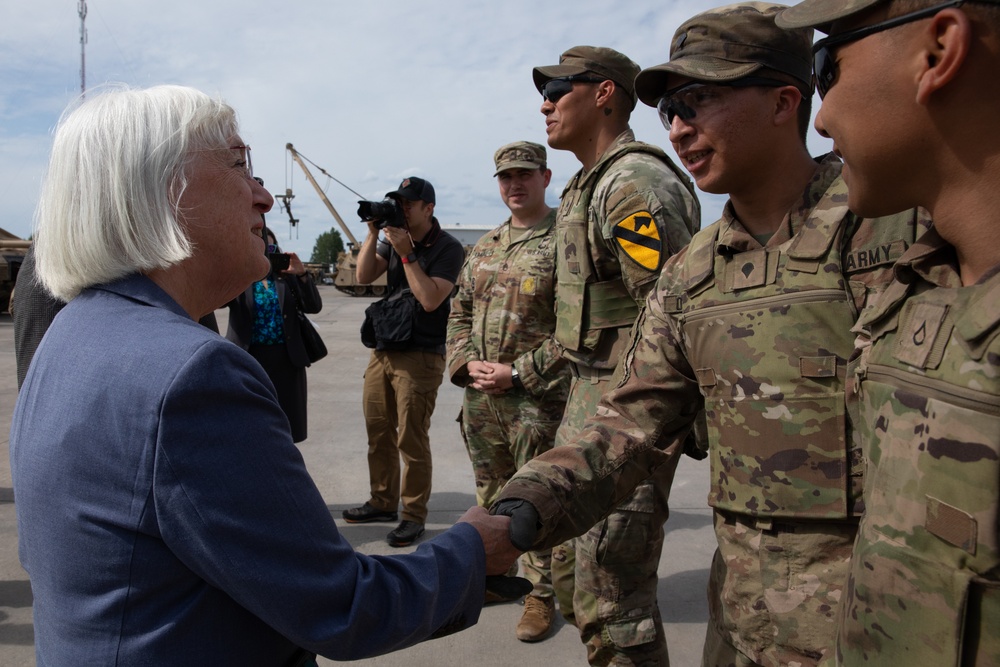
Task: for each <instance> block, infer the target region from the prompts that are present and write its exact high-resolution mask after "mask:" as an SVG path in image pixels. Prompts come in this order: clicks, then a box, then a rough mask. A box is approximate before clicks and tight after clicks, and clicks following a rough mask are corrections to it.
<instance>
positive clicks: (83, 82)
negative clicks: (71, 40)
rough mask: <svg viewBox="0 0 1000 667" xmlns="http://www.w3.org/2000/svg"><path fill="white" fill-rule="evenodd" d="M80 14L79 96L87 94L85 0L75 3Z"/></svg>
mask: <svg viewBox="0 0 1000 667" xmlns="http://www.w3.org/2000/svg"><path fill="white" fill-rule="evenodd" d="M77 11H78V13H79V14H80V96H81V97H86V96H87V53H86V49H87V26H86V22H87V0H80V2H79V4H78V5H77Z"/></svg>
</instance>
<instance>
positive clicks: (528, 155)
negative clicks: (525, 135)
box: [493, 141, 546, 176]
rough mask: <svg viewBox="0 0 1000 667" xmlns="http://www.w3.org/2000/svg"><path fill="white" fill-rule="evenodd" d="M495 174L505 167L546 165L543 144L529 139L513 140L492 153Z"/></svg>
mask: <svg viewBox="0 0 1000 667" xmlns="http://www.w3.org/2000/svg"><path fill="white" fill-rule="evenodd" d="M493 163H494V164H495V165H496V168H497V170H496V173H495V174H493V175H494V176H496V175H497V174H499V173H500V172H501V171H504V170H505V169H541V168H542V167H544V166H545V165H546V160H545V146H542V145H541V144H536V143H534V142H531V141H515V142H514V143H512V144H507V145H506V146H501V147H500V148H498V149H497V152H496V153H494V154H493Z"/></svg>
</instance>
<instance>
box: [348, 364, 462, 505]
mask: <svg viewBox="0 0 1000 667" xmlns="http://www.w3.org/2000/svg"><path fill="white" fill-rule="evenodd" d="M444 367H445V360H444V355H441V354H434V353H432V352H423V351H419V350H417V351H383V350H376V351H374V352H372V356H371V360H370V361H369V362H368V368H367V370H365V384H364V393H363V405H364V412H365V426H366V428H367V430H368V474H369V479H370V481H371V496H372V497H371V504H372V505H373V506H375V507H377V508H378V509H380V510H386V511H395V510H396V507H397V506H398V505H399V503H400V501H402V503H403V513H402V518H403V519H406V520H409V521H416V522H417V523H424V522H425V521H426V520H427V501H428V500H429V499H430V496H431V472H432V469H433V467H432V465H431V443H430V436H429V435H428V432H429V431H430V427H431V414H433V412H434V404H435V402H436V401H437V392H438V387H440V386H441V381H442V380H443V379H444ZM400 458H402V460H403V466H402V475H400Z"/></svg>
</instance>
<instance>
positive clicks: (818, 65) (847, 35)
mask: <svg viewBox="0 0 1000 667" xmlns="http://www.w3.org/2000/svg"><path fill="white" fill-rule="evenodd" d="M967 1H968V0H951V2H944V3H942V4H940V5H934V6H933V7H925V8H923V9H918V10H917V11H915V12H910V13H909V14H903V15H902V16H897V17H895V18H891V19H888V20H885V21H881V22H879V23H873V24H872V25H866V26H864V27H863V28H858V29H857V30H848V31H847V32H843V33H841V34H839V35H833V36H832V37H827V38H826V39H821V40H819V41H818V42H816V43H815V44H813V77H814V78H815V79H816V90H817V91H818V92H819V98H820V99H823V98H824V97H826V94H827V92H828V91H829V90H830V88H832V87H833V84H834V83H836V82H837V73H838V69H839V68H838V67H837V58H836V56H835V55H834V53H833V50H834V49H835V48H836V47H838V46H843V45H844V44H849V43H850V42H856V41H858V40H860V39H864V38H865V37H868V36H869V35H874V34H875V33H879V32H882V31H883V30H889V29H890V28H895V27H898V26H901V25H905V24H907V23H911V22H913V21H919V20H920V19H925V18H930V17H931V16H934V15H935V14H937V13H938V12H939V11H941V10H942V9H948V8H949V7H960V6H961V5H963V4H964V3H965V2H967Z"/></svg>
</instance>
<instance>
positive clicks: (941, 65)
mask: <svg viewBox="0 0 1000 667" xmlns="http://www.w3.org/2000/svg"><path fill="white" fill-rule="evenodd" d="M958 4H959V3H950V5H948V6H946V5H941V4H940V0H933V1H925V0H906V1H905V2H900V1H899V0H895V1H879V0H843V1H841V2H839V3H832V2H814V1H809V2H804V3H802V4H800V5H797V6H795V7H793V8H791V9H789V10H786V11H785V12H783V13H782V14H780V15H779V17H778V20H779V21H780V23H781V24H783V25H788V26H814V27H816V28H818V29H819V30H822V31H823V32H826V33H828V34H829V35H830V36H829V37H828V38H827V39H824V40H822V41H819V42H817V43H816V45H815V49H814V56H815V57H814V66H815V70H816V77H817V81H818V88H819V92H820V95H821V96H823V107H822V109H821V110H820V113H819V115H818V116H817V118H816V127H817V129H818V130H819V131H820V132H821V133H824V134H826V135H828V136H831V137H832V138H833V140H834V142H835V145H836V146H837V147H838V149H839V150H840V151H841V153H842V154H843V157H844V162H845V165H846V166H845V169H846V170H847V173H848V176H849V179H850V185H851V193H850V197H849V201H848V203H849V204H850V206H851V208H852V210H856V211H857V212H858V213H862V214H867V215H878V214H881V213H882V212H884V211H885V210H887V209H891V208H894V207H898V206H901V205H909V206H913V205H920V206H922V207H925V208H926V209H928V210H929V211H930V212H931V213H932V214H933V217H934V228H933V229H932V230H931V231H930V232H928V233H927V234H926V235H924V236H923V237H922V238H921V239H920V241H919V242H918V243H917V244H915V245H914V246H913V247H911V248H910V249H909V250H908V251H907V253H906V254H905V255H904V256H903V258H902V259H900V260H899V262H898V263H897V265H896V271H895V273H896V281H895V282H893V283H892V284H891V285H890V286H889V287H888V288H887V289H886V291H885V292H884V294H883V295H882V297H881V299H880V300H879V302H878V304H877V306H876V307H875V308H872V309H870V310H869V311H868V312H866V313H865V315H864V316H863V317H862V318H861V320H860V321H859V322H858V325H857V327H856V329H855V333H856V334H858V349H857V352H856V369H857V370H856V374H855V376H854V380H855V386H856V390H854V391H851V392H850V393H849V396H848V398H849V401H848V407H849V410H850V411H851V412H852V414H853V413H854V412H855V411H859V413H860V416H859V418H858V420H857V421H858V423H859V424H860V428H861V429H862V441H863V443H864V447H865V454H866V458H867V464H868V465H867V469H866V477H865V507H866V510H865V516H864V517H863V518H862V520H861V527H860V531H859V535H858V541H857V543H856V547H855V551H854V556H853V559H852V562H851V570H850V572H851V574H850V580H849V583H848V586H847V591H846V593H845V600H844V604H843V605H842V606H841V609H840V614H839V616H838V636H837V658H838V663H839V664H844V665H860V664H867V665H875V664H878V665H907V666H914V667H915V666H918V665H933V666H934V667H950V666H953V665H954V666H956V667H957V666H958V665H1000V536H998V524H1000V507H998V498H1000V244H998V243H997V238H996V235H997V230H1000V206H998V200H997V184H998V183H1000V161H998V160H997V155H998V154H1000V129H998V125H997V118H998V117H1000V87H998V76H997V72H998V71H1000V6H998V5H1000V2H998V1H997V0H977V1H976V2H966V3H965V4H963V5H962V6H961V7H958V6H956V5H958ZM874 100H877V103H874Z"/></svg>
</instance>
